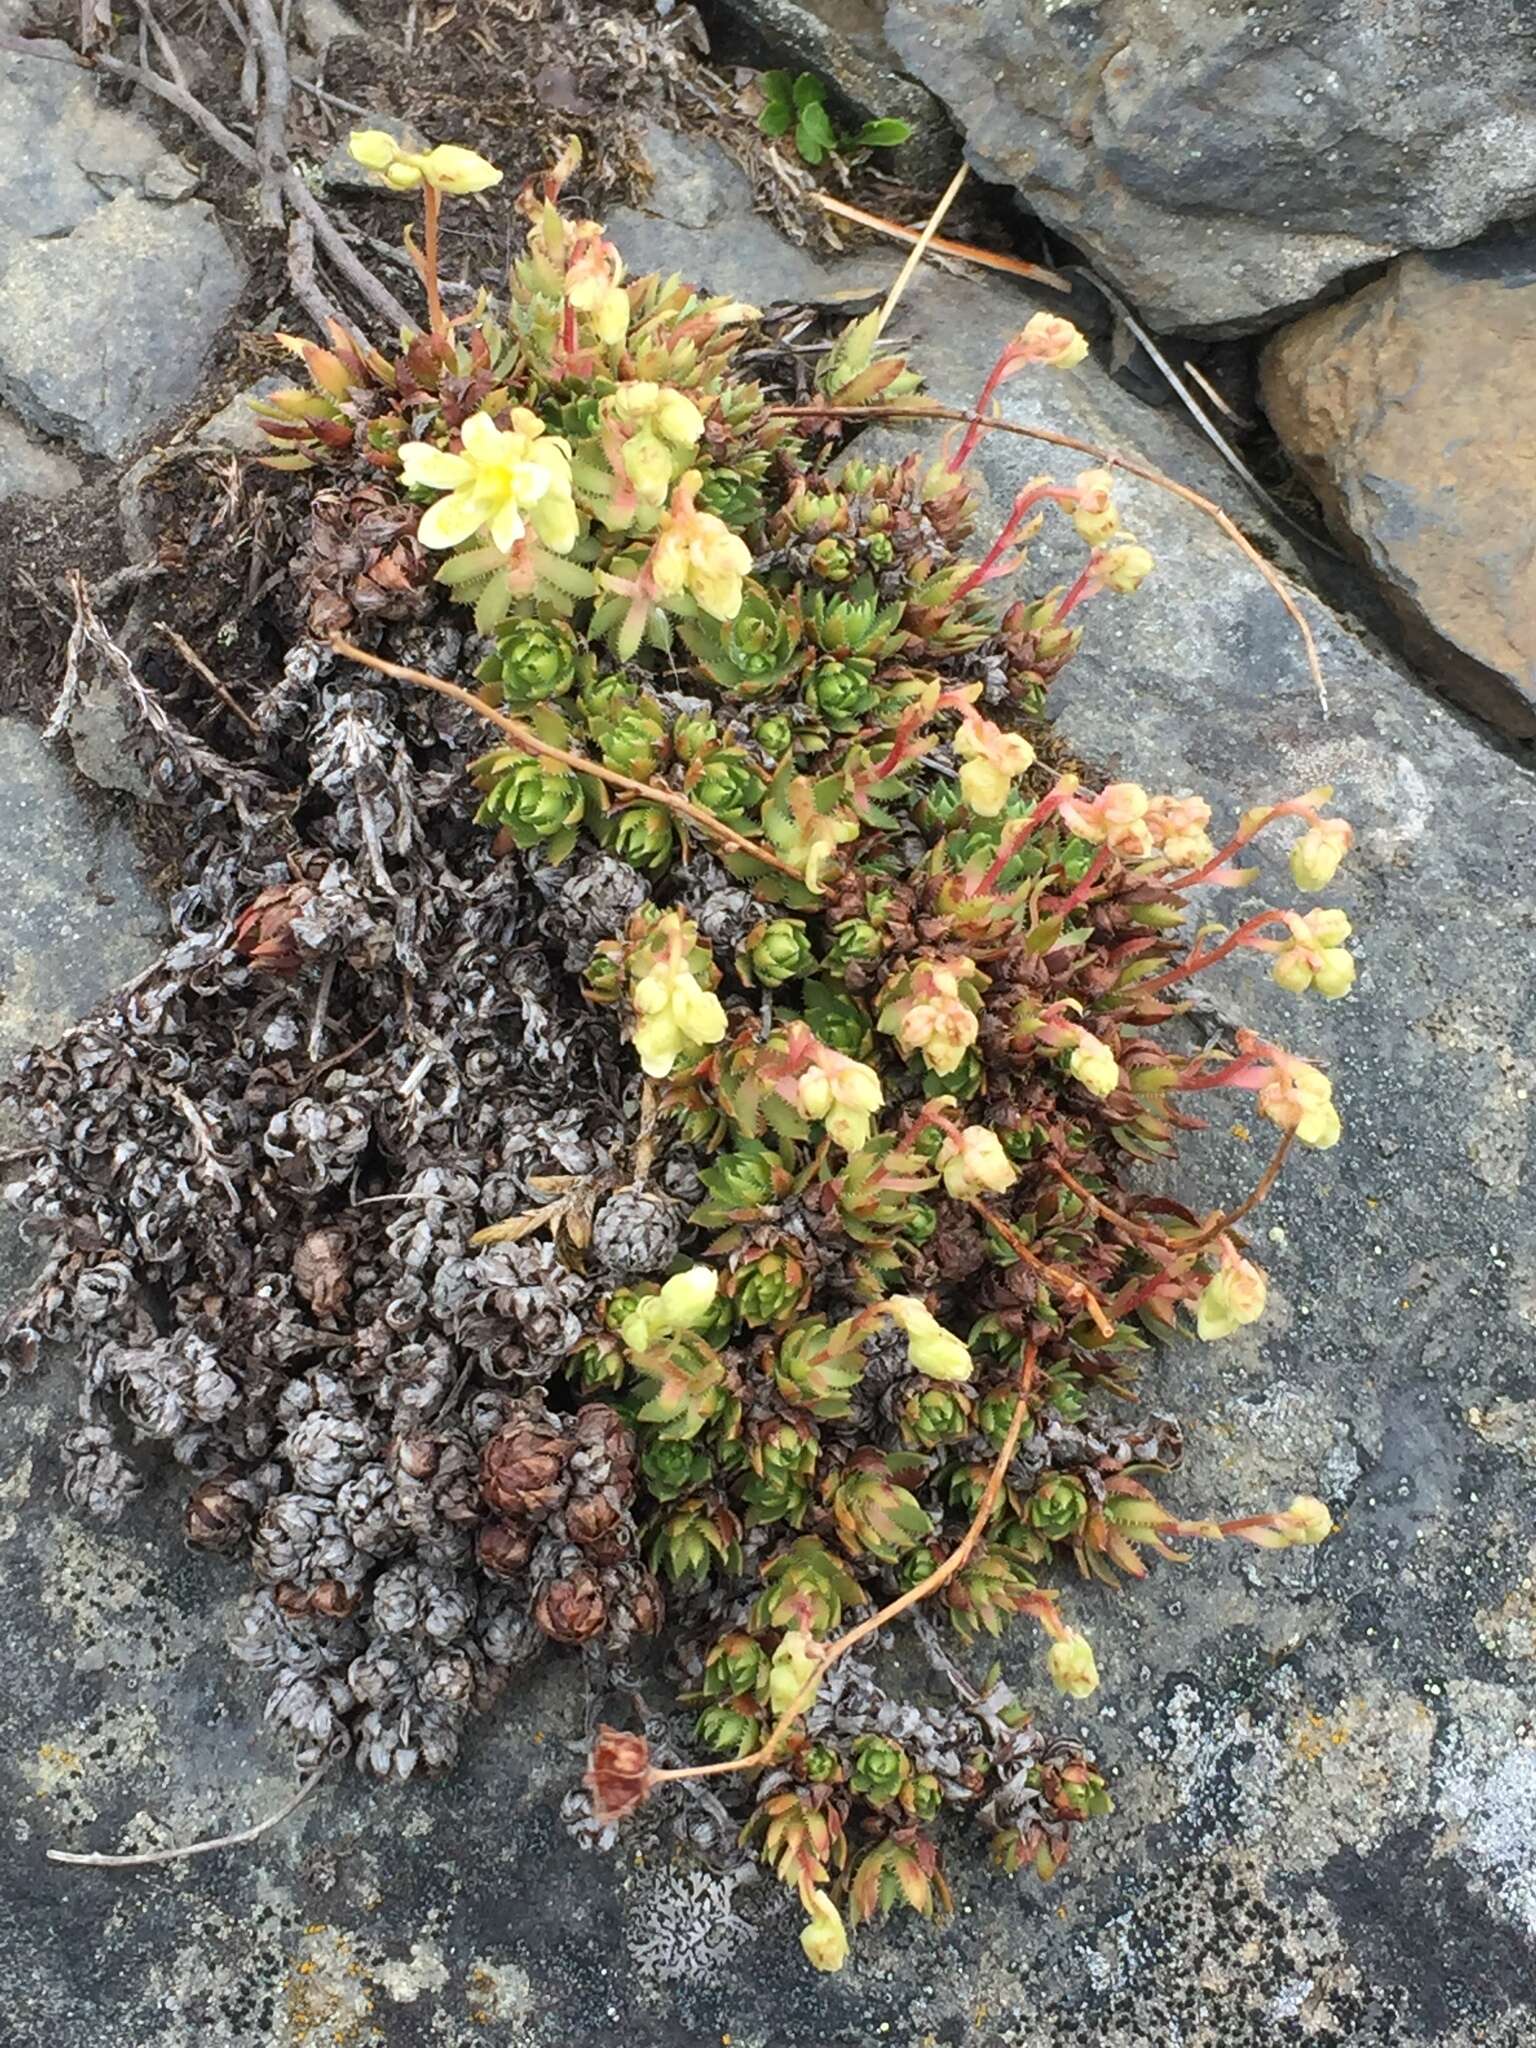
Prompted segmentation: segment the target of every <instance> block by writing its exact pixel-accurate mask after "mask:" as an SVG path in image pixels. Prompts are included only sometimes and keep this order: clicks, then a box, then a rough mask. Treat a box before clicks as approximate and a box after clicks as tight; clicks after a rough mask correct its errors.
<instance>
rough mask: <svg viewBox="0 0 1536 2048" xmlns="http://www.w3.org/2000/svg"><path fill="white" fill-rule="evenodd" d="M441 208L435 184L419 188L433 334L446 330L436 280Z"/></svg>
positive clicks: (425, 279) (424, 275) (424, 279)
mask: <svg viewBox="0 0 1536 2048" xmlns="http://www.w3.org/2000/svg"><path fill="white" fill-rule="evenodd" d="M442 210H443V195H442V193H441V192H439V191H438V189H437V187H436V186H435V185H423V186H422V188H421V215H422V219H421V226H422V273H421V275H422V282H423V283H424V284H425V285H426V288H427V325H428V326H429V327H430V328H431V330H432V332H433V333H434V334H435V335H444V334H446V333H447V332H448V323H447V321H446V320H445V319H444V318H443V301H442V296H441V294H440V292H439V289H438V282H437V224H438V220H439V217H440V216H441V214H442Z"/></svg>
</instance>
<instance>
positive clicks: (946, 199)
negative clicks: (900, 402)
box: [875, 163, 971, 337]
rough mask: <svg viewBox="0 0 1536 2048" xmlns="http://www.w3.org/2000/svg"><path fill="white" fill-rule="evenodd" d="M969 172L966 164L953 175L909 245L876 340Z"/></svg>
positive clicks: (887, 298)
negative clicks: (919, 232) (914, 239)
mask: <svg viewBox="0 0 1536 2048" xmlns="http://www.w3.org/2000/svg"><path fill="white" fill-rule="evenodd" d="M970 168H971V167H970V165H969V164H967V163H962V164H961V166H960V168H959V170H958V171H956V173H955V175H954V176H953V177H952V178H951V179H950V181H949V183H948V184H947V185H946V186H945V188H944V190H943V192H942V194H941V195H940V197H939V203H938V205H937V206H935V208H934V209H933V211H932V213H930V214H929V216H928V218H927V220H926V221H925V222H924V224H923V231H922V233H921V234H920V235H919V236H918V237H917V240H916V241H915V242H914V243H913V244H912V247H911V249H910V250H909V251H908V252H907V258H906V261H905V262H904V263H903V264H902V266H901V268H900V270H898V271H897V273H896V279H895V282H894V283H893V284H892V286H891V288H890V290H889V291H888V292H887V293H886V295H885V303H884V305H883V306H882V307H881V308H880V317H879V319H878V320H876V322H875V334H876V336H877V337H878V336H879V335H882V334H884V332H885V328H886V323H887V321H888V320H889V319H890V317H891V315H892V314H893V313H894V312H895V310H896V304H897V301H898V300H899V299H900V297H901V295H902V293H903V292H904V291H905V290H906V288H907V286H908V285H909V284H910V283H911V281H912V277H913V275H914V273H915V272H916V270H917V266H918V265H919V263H921V262H922V260H923V258H924V257H925V256H926V255H927V253H928V251H929V249H930V248H931V247H932V244H933V238H934V236H935V235H936V234H937V233H938V231H939V229H940V228H941V227H942V226H943V225H944V216H945V214H947V213H948V212H949V209H950V208H951V207H952V206H953V205H954V203H955V201H956V200H957V199H958V198H959V197H960V187H961V186H962V185H963V184H964V183H965V181H966V179H967V177H968V176H969V175H970Z"/></svg>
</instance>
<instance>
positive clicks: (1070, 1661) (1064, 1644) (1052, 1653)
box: [1045, 1628, 1099, 1700]
mask: <svg viewBox="0 0 1536 2048" xmlns="http://www.w3.org/2000/svg"><path fill="white" fill-rule="evenodd" d="M1045 1668H1046V1670H1047V1671H1048V1672H1049V1673H1050V1676H1051V1683H1052V1684H1053V1685H1054V1686H1056V1687H1057V1688H1058V1689H1059V1690H1060V1691H1062V1692H1064V1693H1065V1694H1066V1695H1067V1697H1068V1699H1073V1700H1085V1699H1087V1697H1088V1695H1089V1694H1090V1693H1094V1692H1097V1691H1098V1689H1099V1667H1098V1665H1097V1664H1096V1663H1095V1662H1094V1659H1093V1645H1092V1644H1091V1643H1090V1642H1089V1640H1088V1638H1087V1637H1086V1636H1084V1635H1079V1634H1078V1632H1077V1630H1076V1629H1075V1628H1074V1629H1069V1630H1068V1631H1067V1633H1066V1634H1065V1635H1064V1636H1063V1637H1062V1638H1061V1640H1060V1641H1059V1642H1055V1643H1052V1645H1051V1647H1050V1648H1049V1649H1048V1650H1047V1651H1046V1653H1045Z"/></svg>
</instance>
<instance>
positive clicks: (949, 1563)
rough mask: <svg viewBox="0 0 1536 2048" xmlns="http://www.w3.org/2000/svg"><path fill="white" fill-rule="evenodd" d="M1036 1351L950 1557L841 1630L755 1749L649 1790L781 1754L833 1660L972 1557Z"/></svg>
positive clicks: (670, 1775) (1022, 1372)
mask: <svg viewBox="0 0 1536 2048" xmlns="http://www.w3.org/2000/svg"><path fill="white" fill-rule="evenodd" d="M1036 1357H1037V1353H1036V1349H1035V1346H1034V1345H1033V1344H1029V1345H1027V1346H1026V1348H1025V1352H1024V1357H1023V1359H1022V1360H1021V1362H1020V1365H1019V1385H1018V1393H1017V1396H1016V1398H1015V1400H1014V1404H1013V1415H1012V1417H1011V1419H1010V1421H1009V1424H1008V1434H1007V1435H1006V1436H1005V1437H1004V1438H1003V1442H1002V1447H1001V1449H1000V1450H999V1451H998V1454H997V1456H996V1458H994V1459H993V1461H992V1470H991V1471H990V1472H989V1473H988V1474H987V1483H986V1485H985V1486H984V1487H983V1488H982V1492H981V1499H980V1500H979V1501H978V1502H977V1505H976V1512H975V1514H974V1515H973V1516H972V1517H971V1522H970V1527H969V1528H968V1529H967V1530H966V1532H965V1534H964V1535H963V1536H962V1537H961V1538H960V1541H959V1542H958V1543H957V1544H956V1545H955V1547H954V1549H953V1550H952V1551H951V1552H950V1553H949V1555H948V1557H946V1558H945V1559H944V1560H943V1562H942V1563H940V1564H937V1565H935V1566H934V1568H933V1570H932V1571H931V1572H930V1573H929V1574H928V1576H927V1578H926V1579H919V1580H918V1582H917V1584H916V1585H915V1586H911V1587H909V1588H908V1589H907V1591H906V1592H905V1593H899V1594H898V1595H897V1597H896V1598H895V1599H894V1600H892V1601H890V1602H889V1603H888V1605H886V1606H884V1607H882V1608H881V1609H880V1610H879V1612H878V1613H877V1614H871V1615H868V1616H867V1617H866V1618H865V1619H864V1620H863V1621H860V1622H856V1623H855V1624H854V1626H853V1627H852V1628H851V1629H849V1630H848V1631H847V1632H846V1634H844V1635H840V1636H839V1637H838V1638H837V1640H836V1642H833V1643H828V1644H827V1646H826V1648H825V1649H824V1650H823V1651H822V1652H821V1654H820V1656H819V1657H818V1658H817V1659H816V1662H815V1665H814V1666H813V1667H812V1670H811V1673H810V1676H809V1677H808V1678H807V1679H806V1681H805V1683H804V1684H803V1685H802V1686H801V1688H800V1690H799V1691H798V1692H797V1693H796V1694H795V1697H794V1698H793V1699H792V1700H791V1701H790V1703H789V1705H788V1706H787V1707H786V1708H785V1709H784V1711H783V1713H782V1714H780V1716H779V1718H778V1720H777V1721H775V1723H774V1724H773V1727H772V1729H771V1730H770V1731H769V1733H768V1734H767V1736H765V1737H764V1739H763V1740H762V1741H761V1742H760V1743H759V1744H758V1746H757V1748H756V1749H754V1750H752V1751H751V1752H750V1753H749V1754H748V1755H746V1756H743V1757H727V1758H725V1759H724V1760H723V1761H722V1762H720V1763H715V1764H687V1765H684V1766H681V1767H676V1768H673V1769H671V1770H665V1771H652V1772H651V1773H650V1775H649V1776H648V1777H647V1779H646V1790H647V1791H650V1790H651V1788H652V1787H653V1786H656V1785H675V1784H677V1783H678V1782H679V1781H680V1780H682V1779H683V1778H723V1777H729V1776H730V1775H731V1774H732V1773H733V1772H735V1771H755V1770H760V1769H761V1768H762V1766H763V1765H764V1764H771V1763H772V1762H773V1761H774V1759H775V1758H776V1757H777V1755H778V1754H779V1746H780V1744H781V1743H782V1741H783V1739H784V1737H785V1735H786V1734H787V1733H788V1731H789V1727H790V1724H791V1723H792V1722H793V1721H794V1719H795V1717H796V1715H797V1714H800V1713H802V1712H803V1711H804V1709H805V1708H806V1707H807V1706H808V1705H809V1704H810V1702H811V1701H812V1700H813V1699H814V1698H815V1697H816V1688H817V1687H818V1686H819V1685H820V1683H821V1681H822V1679H823V1678H824V1677H825V1676H826V1674H827V1673H828V1672H829V1671H830V1670H831V1669H832V1666H833V1665H834V1664H835V1663H836V1662H837V1660H838V1659H839V1658H840V1657H845V1656H846V1655H847V1654H848V1652H849V1651H850V1650H852V1649H854V1648H855V1647H856V1646H857V1645H858V1644H859V1643H862V1642H863V1641H864V1640H865V1638H866V1637H868V1636H872V1635H873V1634H874V1633H875V1631H876V1630H877V1629H882V1628H884V1627H885V1626H886V1624H887V1623H888V1622H892V1621H894V1620H895V1619H896V1617H897V1615H898V1614H905V1613H906V1611H907V1609H908V1608H909V1607H916V1606H917V1605H918V1604H919V1602H921V1601H923V1600H926V1599H928V1598H929V1597H930V1595H932V1594H934V1593H937V1592H938V1590H939V1588H940V1587H941V1586H946V1585H948V1583H949V1581H950V1580H951V1579H952V1578H953V1577H954V1576H955V1573H956V1572H958V1571H959V1570H960V1569H961V1567H962V1566H963V1565H964V1564H965V1563H966V1562H967V1560H968V1559H969V1558H970V1555H971V1553H972V1551H973V1550H974V1549H975V1548H976V1545H977V1544H978V1543H979V1542H980V1541H981V1538H982V1534H983V1532H984V1531H985V1529H986V1527H987V1524H988V1523H989V1522H990V1521H991V1519H992V1511H993V1509H994V1508H995V1507H996V1506H997V1501H998V1496H999V1494H1001V1492H1002V1490H1003V1480H1004V1478H1005V1476H1006V1474H1007V1471H1008V1467H1009V1466H1010V1465H1011V1464H1012V1462H1013V1454H1014V1452H1015V1451H1016V1450H1017V1449H1018V1447H1019V1437H1020V1435H1021V1434H1022V1432H1023V1428H1024V1419H1025V1417H1026V1416H1027V1415H1028V1413H1029V1397H1030V1395H1031V1394H1032V1393H1033V1392H1034V1386H1035V1363H1036Z"/></svg>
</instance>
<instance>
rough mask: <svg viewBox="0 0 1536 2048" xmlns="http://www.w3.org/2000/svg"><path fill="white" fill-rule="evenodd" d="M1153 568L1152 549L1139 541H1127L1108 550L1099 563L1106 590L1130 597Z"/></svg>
mask: <svg viewBox="0 0 1536 2048" xmlns="http://www.w3.org/2000/svg"><path fill="white" fill-rule="evenodd" d="M1152 568H1153V562H1152V556H1151V553H1150V551H1149V550H1148V549H1146V548H1144V547H1142V546H1141V545H1140V543H1139V542H1137V541H1126V542H1124V543H1123V544H1122V545H1121V546H1120V547H1117V548H1110V549H1108V550H1107V551H1106V553H1105V554H1104V556H1103V558H1102V559H1101V561H1100V563H1099V581H1100V582H1101V583H1102V584H1103V586H1104V588H1105V589H1106V590H1116V591H1119V593H1120V595H1121V596H1122V597H1128V596H1129V595H1130V593H1131V592H1132V591H1133V590H1136V589H1139V588H1140V586H1141V584H1142V583H1143V582H1144V581H1145V579H1146V578H1147V577H1148V576H1150V575H1151V573H1152Z"/></svg>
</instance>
